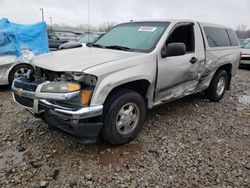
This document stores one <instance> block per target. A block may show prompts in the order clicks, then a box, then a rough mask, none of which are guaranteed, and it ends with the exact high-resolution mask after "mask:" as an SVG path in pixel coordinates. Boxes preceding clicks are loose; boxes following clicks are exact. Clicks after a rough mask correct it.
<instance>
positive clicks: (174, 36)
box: [166, 24, 195, 53]
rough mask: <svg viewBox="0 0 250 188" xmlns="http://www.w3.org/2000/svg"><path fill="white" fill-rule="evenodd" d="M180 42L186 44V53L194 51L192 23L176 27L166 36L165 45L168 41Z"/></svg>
mask: <svg viewBox="0 0 250 188" xmlns="http://www.w3.org/2000/svg"><path fill="white" fill-rule="evenodd" d="M175 42H181V43H184V44H185V45H186V50H187V53H190V52H194V51H195V39H194V26H193V24H188V25H182V26H179V27H177V28H176V29H175V30H174V31H173V32H172V33H171V35H170V37H169V38H168V40H167V42H166V45H168V44H169V43H175Z"/></svg>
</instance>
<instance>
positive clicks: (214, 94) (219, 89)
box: [206, 70, 229, 102]
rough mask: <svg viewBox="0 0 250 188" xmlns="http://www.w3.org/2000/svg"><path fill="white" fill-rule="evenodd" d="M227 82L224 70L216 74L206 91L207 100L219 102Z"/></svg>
mask: <svg viewBox="0 0 250 188" xmlns="http://www.w3.org/2000/svg"><path fill="white" fill-rule="evenodd" d="M228 81H229V79H228V73H227V72H226V71H225V70H221V71H219V72H217V73H216V74H215V75H214V77H213V79H212V81H211V83H210V85H209V88H208V89H207V90H206V95H207V97H208V99H209V100H210V101H212V102H218V101H220V100H221V99H222V98H223V96H224V94H225V91H226V88H227V85H228Z"/></svg>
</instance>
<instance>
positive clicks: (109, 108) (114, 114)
mask: <svg viewBox="0 0 250 188" xmlns="http://www.w3.org/2000/svg"><path fill="white" fill-rule="evenodd" d="M145 117H146V104H145V102H144V100H143V98H142V97H141V95H139V94H138V93H136V92H134V91H131V90H121V91H119V92H118V93H116V94H114V95H113V96H111V97H110V98H109V99H108V101H107V102H106V103H105V107H104V119H103V121H104V125H103V129H102V133H101V134H102V138H103V139H104V140H105V141H106V142H108V143H109V144H113V145H121V144H125V143H128V142H130V141H132V140H133V139H134V138H135V137H136V136H137V135H138V134H139V132H140V131H141V129H142V127H143V124H144V121H145Z"/></svg>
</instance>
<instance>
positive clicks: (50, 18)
mask: <svg viewBox="0 0 250 188" xmlns="http://www.w3.org/2000/svg"><path fill="white" fill-rule="evenodd" d="M49 20H50V33H52V17H49Z"/></svg>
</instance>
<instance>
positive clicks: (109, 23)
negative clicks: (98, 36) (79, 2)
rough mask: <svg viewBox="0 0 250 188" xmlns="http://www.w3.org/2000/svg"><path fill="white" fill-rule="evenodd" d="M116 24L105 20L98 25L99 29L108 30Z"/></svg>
mask: <svg viewBox="0 0 250 188" xmlns="http://www.w3.org/2000/svg"><path fill="white" fill-rule="evenodd" d="M115 25H116V23H115V22H105V23H102V24H101V25H99V31H101V32H108V31H110V30H111V29H112V28H113V27H114V26H115Z"/></svg>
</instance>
